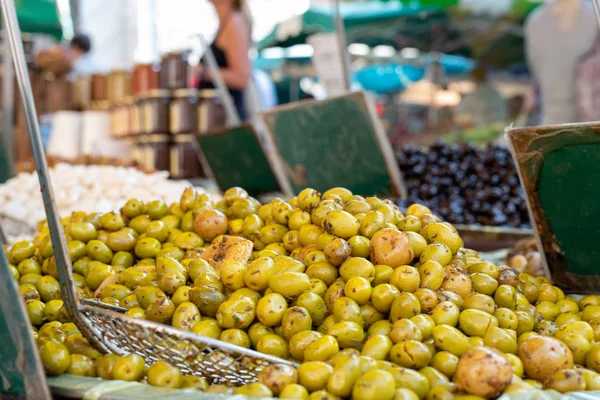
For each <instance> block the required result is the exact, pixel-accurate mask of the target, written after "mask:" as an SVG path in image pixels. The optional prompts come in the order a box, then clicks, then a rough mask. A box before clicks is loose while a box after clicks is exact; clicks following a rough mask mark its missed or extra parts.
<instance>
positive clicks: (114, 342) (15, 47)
mask: <svg viewBox="0 0 600 400" xmlns="http://www.w3.org/2000/svg"><path fill="white" fill-rule="evenodd" d="M0 1H1V5H2V15H3V16H4V23H5V24H6V27H7V31H8V37H9V42H10V51H11V52H12V54H13V58H14V62H15V71H16V75H17V79H18V83H19V90H20V93H21V99H22V100H23V107H24V110H25V115H26V120H27V128H28V132H29V140H30V142H31V147H32V150H33V157H34V160H35V167H36V170H37V174H38V178H39V181H40V188H41V192H42V198H43V200H44V208H45V211H46V217H47V219H48V227H49V230H50V237H51V239H52V247H53V248H54V257H55V259H56V266H57V270H58V278H59V283H60V289H61V293H62V299H63V301H64V305H65V307H66V310H67V312H68V313H69V316H70V317H71V319H72V320H73V322H74V323H75V324H76V325H77V328H78V329H79V330H80V331H81V333H82V334H83V335H84V336H85V337H86V338H87V339H88V340H89V342H90V343H91V344H92V345H93V346H94V347H96V348H97V349H98V350H100V351H102V352H104V353H116V354H119V355H124V354H132V353H136V354H139V355H140V356H142V357H144V358H145V360H146V364H148V365H150V364H152V363H153V362H155V361H157V360H159V359H162V360H165V361H169V362H171V363H173V364H175V365H176V366H177V367H179V368H180V369H181V370H182V372H183V373H185V374H191V375H196V376H200V377H204V378H206V379H207V380H208V382H210V383H220V384H228V385H234V386H238V385H243V384H246V383H251V382H254V381H256V380H257V377H258V373H259V372H260V371H262V370H263V369H264V368H265V367H266V366H268V365H270V364H288V365H294V363H291V362H289V361H286V360H283V359H280V358H277V357H272V356H268V355H265V354H262V353H259V352H256V351H253V350H248V349H245V348H242V347H239V346H235V345H231V344H228V343H225V342H222V341H219V340H214V339H210V338H207V337H203V336H199V335H195V334H192V333H190V332H185V331H182V330H178V329H175V328H172V327H170V326H167V325H163V324H159V323H155V322H150V321H145V320H140V319H135V318H131V317H128V316H125V315H123V314H122V313H120V312H119V311H121V312H122V311H123V309H121V308H120V307H112V306H110V305H107V304H103V303H100V302H96V301H91V300H81V301H80V299H79V298H78V296H77V294H76V290H75V282H74V280H73V273H72V266H71V261H70V257H69V252H68V248H67V245H66V241H65V235H64V231H63V228H62V226H61V224H60V217H59V215H58V212H57V209H56V204H55V203H54V195H53V192H52V187H51V184H50V177H49V173H48V164H47V161H46V157H45V155H44V149H43V146H42V140H41V136H40V130H39V125H38V122H37V116H36V115H37V114H36V109H35V103H34V101H33V94H32V89H31V81H30V80H29V74H28V71H27V67H26V63H25V54H24V51H23V44H22V40H21V31H20V28H19V24H18V21H17V15H16V11H15V6H14V2H13V1H12V0H0Z"/></svg>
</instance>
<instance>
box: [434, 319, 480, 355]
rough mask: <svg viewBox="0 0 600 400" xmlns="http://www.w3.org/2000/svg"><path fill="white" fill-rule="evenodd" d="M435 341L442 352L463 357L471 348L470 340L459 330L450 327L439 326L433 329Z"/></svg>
mask: <svg viewBox="0 0 600 400" xmlns="http://www.w3.org/2000/svg"><path fill="white" fill-rule="evenodd" d="M432 333H433V339H434V340H435V345H436V347H438V348H439V349H440V350H444V351H448V352H450V353H452V354H454V355H456V356H459V357H460V356H461V355H463V354H464V353H466V352H467V350H469V349H470V348H471V345H470V343H469V340H468V339H467V337H466V336H465V335H463V334H462V333H461V332H460V331H459V330H458V329H456V328H454V327H453V326H448V325H438V326H436V327H434V328H433V331H432Z"/></svg>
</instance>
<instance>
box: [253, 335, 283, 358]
mask: <svg viewBox="0 0 600 400" xmlns="http://www.w3.org/2000/svg"><path fill="white" fill-rule="evenodd" d="M256 350H257V351H260V352H261V353H264V354H269V355H272V356H275V357H281V358H287V357H288V356H289V349H288V343H287V341H286V340H285V339H284V338H282V337H281V336H279V335H276V334H274V333H269V334H266V335H264V336H263V337H261V338H260V340H259V341H258V343H257V344H256Z"/></svg>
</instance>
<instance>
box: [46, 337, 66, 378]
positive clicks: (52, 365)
mask: <svg viewBox="0 0 600 400" xmlns="http://www.w3.org/2000/svg"><path fill="white" fill-rule="evenodd" d="M40 359H41V361H42V365H43V366H44V369H45V370H46V373H47V374H49V375H60V374H62V373H64V372H66V371H67V369H68V368H69V365H70V364H71V355H70V354H69V350H67V347H66V346H65V345H64V344H62V343H58V342H55V341H48V342H46V343H45V344H44V345H43V346H42V347H41V348H40Z"/></svg>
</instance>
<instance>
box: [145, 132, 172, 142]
mask: <svg viewBox="0 0 600 400" xmlns="http://www.w3.org/2000/svg"><path fill="white" fill-rule="evenodd" d="M146 138H147V140H148V143H169V142H170V141H171V135H169V134H164V133H154V134H152V135H147V136H146Z"/></svg>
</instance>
